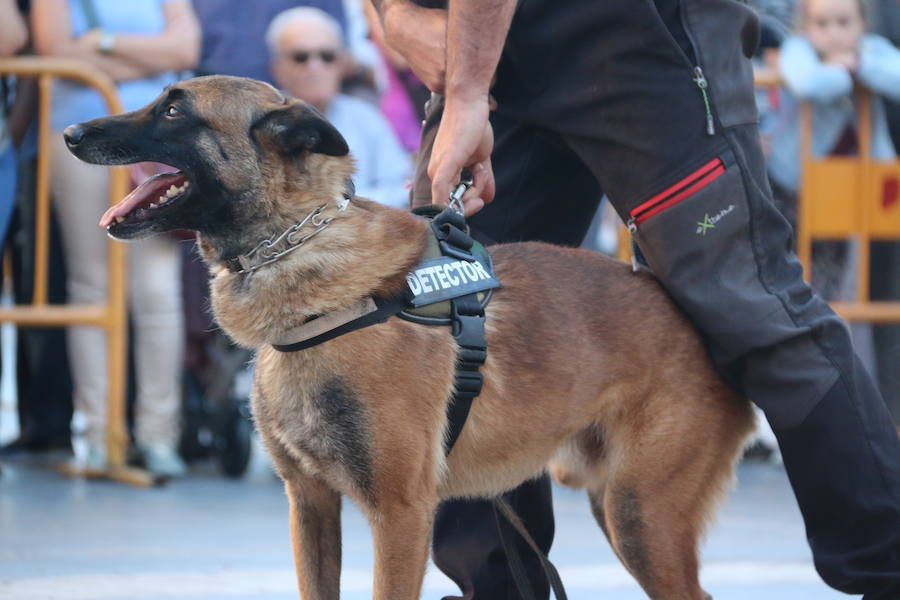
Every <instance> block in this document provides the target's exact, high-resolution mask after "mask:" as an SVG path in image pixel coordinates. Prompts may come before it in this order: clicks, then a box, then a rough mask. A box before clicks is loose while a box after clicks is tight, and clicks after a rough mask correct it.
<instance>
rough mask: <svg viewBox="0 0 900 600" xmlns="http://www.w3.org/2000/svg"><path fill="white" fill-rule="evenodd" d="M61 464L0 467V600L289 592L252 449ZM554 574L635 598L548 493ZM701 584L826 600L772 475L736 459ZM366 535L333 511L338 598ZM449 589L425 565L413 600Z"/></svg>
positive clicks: (580, 512) (597, 541)
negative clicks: (240, 462) (217, 460)
mask: <svg viewBox="0 0 900 600" xmlns="http://www.w3.org/2000/svg"><path fill="white" fill-rule="evenodd" d="M59 459H60V457H46V456H45V457H33V456H32V457H28V456H20V457H13V458H6V459H4V473H3V476H2V478H0V598H3V599H7V598H8V599H11V600H12V599H15V600H49V599H65V600H119V599H122V600H124V599H129V600H131V599H139V600H142V599H147V600H156V599H163V598H164V599H181V600H213V599H225V598H227V599H230V600H241V599H247V600H249V599H251V598H252V599H254V600H287V599H295V598H296V597H297V595H296V592H295V591H294V585H295V584H294V576H293V570H292V561H291V556H290V541H289V538H288V533H287V528H286V521H287V503H286V500H285V498H284V495H283V493H282V491H281V487H280V484H279V483H278V482H277V481H276V480H275V478H274V476H273V475H272V474H271V471H270V470H269V467H268V463H267V461H266V460H265V458H264V457H263V456H262V455H261V453H257V454H256V457H255V458H254V461H253V464H252V465H251V469H250V472H249V473H248V475H247V476H246V477H245V478H244V479H243V480H239V481H229V480H225V479H223V478H221V477H219V476H218V474H216V472H215V470H214V469H213V468H212V466H211V465H199V466H197V467H195V469H194V471H193V473H192V475H191V476H190V477H189V478H187V479H184V480H182V481H176V482H173V483H171V484H169V485H168V486H165V487H162V488H157V489H135V488H130V487H127V486H124V485H120V484H114V483H107V482H86V481H73V480H66V479H63V478H61V477H60V476H58V475H57V474H56V473H55V472H54V471H53V468H52V466H53V462H54V460H59ZM555 503H556V515H557V524H558V525H557V537H556V539H557V543H556V545H555V546H554V550H553V553H552V555H551V558H552V559H553V560H554V561H555V562H556V564H557V566H559V568H560V571H561V573H562V576H563V579H564V580H565V582H566V585H567V588H568V591H569V597H570V598H571V599H572V600H603V599H605V598H609V599H615V600H637V599H640V598H645V596H644V595H643V594H642V592H641V591H640V589H638V588H637V586H636V584H635V583H634V582H633V580H632V579H631V578H630V577H629V576H628V575H627V574H626V573H625V571H624V570H623V569H622V568H621V567H620V566H619V565H618V563H617V561H616V559H615V557H614V556H613V554H612V552H611V551H610V550H609V548H608V546H607V545H606V542H605V540H604V539H603V536H602V535H601V533H600V531H599V529H598V528H597V527H596V525H595V524H594V522H593V519H592V517H591V516H590V513H589V510H588V508H587V503H586V500H585V498H584V496H583V494H581V493H578V492H573V491H569V490H565V489H561V488H559V489H557V490H555ZM704 565H705V567H704V570H703V573H702V580H703V582H704V585H705V587H706V588H707V589H708V590H709V591H710V592H711V593H712V594H713V595H714V596H715V598H716V600H751V599H752V600H759V599H766V600H829V599H833V600H837V599H839V598H846V596H843V595H840V594H837V593H836V592H833V591H831V590H829V589H828V588H826V587H825V586H824V584H822V583H820V582H819V581H818V579H817V577H816V574H815V572H814V570H813V568H812V566H811V562H810V554H809V550H808V549H807V547H806V544H805V539H804V534H803V525H802V522H801V520H800V515H799V513H798V511H797V509H796V508H795V506H794V503H793V499H792V496H791V493H790V489H789V487H788V483H787V480H786V478H785V475H784V472H783V470H782V469H781V468H780V467H777V466H773V465H769V464H762V463H751V462H748V463H745V464H743V465H742V466H741V468H740V473H739V483H738V485H737V488H736V489H735V491H734V492H733V493H732V494H731V496H730V498H729V501H728V503H727V505H726V506H725V508H724V510H723V512H722V513H721V515H720V517H719V519H718V522H717V523H716V525H715V526H714V527H713V529H712V530H711V532H710V535H709V539H708V540H707V542H706V544H705V546H704ZM371 568H372V554H371V545H370V538H369V533H368V526H367V524H366V523H365V521H364V519H363V517H362V516H361V515H360V513H359V512H358V511H357V510H356V509H355V508H354V507H353V506H352V505H349V503H345V507H344V575H343V590H344V593H343V594H342V598H345V599H348V600H362V599H364V598H370V597H371V583H370V582H371V575H372V573H371ZM454 592H455V590H454V586H453V585H452V583H450V582H449V580H447V579H446V578H444V577H443V576H442V575H441V574H440V573H439V572H438V571H437V570H436V569H435V568H434V567H433V566H432V567H430V568H429V572H428V577H427V580H426V589H425V593H424V594H423V598H425V599H426V600H438V599H439V598H441V597H442V595H444V594H451V593H454Z"/></svg>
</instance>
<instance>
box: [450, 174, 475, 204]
mask: <svg viewBox="0 0 900 600" xmlns="http://www.w3.org/2000/svg"><path fill="white" fill-rule="evenodd" d="M474 183H475V179H474V178H473V177H472V172H471V171H469V170H468V169H463V171H462V173H460V176H459V183H458V184H457V186H456V189H455V190H453V191H452V192H450V208H452V209H453V210H455V211H456V212H458V213H459V214H461V215H462V214H465V207H464V206H463V201H462V197H463V195H465V193H466V190H468V189H469V188H470V187H472V185H473V184H474Z"/></svg>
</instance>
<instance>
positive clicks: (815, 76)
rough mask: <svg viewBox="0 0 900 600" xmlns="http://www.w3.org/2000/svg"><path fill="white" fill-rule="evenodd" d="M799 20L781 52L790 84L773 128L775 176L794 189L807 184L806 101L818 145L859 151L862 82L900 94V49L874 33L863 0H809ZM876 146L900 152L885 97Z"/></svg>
mask: <svg viewBox="0 0 900 600" xmlns="http://www.w3.org/2000/svg"><path fill="white" fill-rule="evenodd" d="M798 20H799V28H798V29H799V31H798V33H796V34H795V35H793V36H791V37H789V38H788V39H787V40H785V42H784V44H783V45H782V47H781V52H780V55H779V65H778V66H779V70H780V73H781V77H782V79H783V80H784V82H785V86H786V90H784V93H783V94H782V107H781V111H780V114H779V118H778V119H777V120H776V121H775V123H774V125H773V126H772V127H771V128H770V130H769V131H767V132H765V134H766V135H767V137H768V138H769V141H770V143H771V155H770V157H769V159H770V160H769V174H770V176H771V178H772V180H773V183H774V184H775V185H776V187H778V188H781V189H782V190H783V191H786V192H788V193H790V194H796V193H797V190H798V187H799V184H800V103H801V102H803V101H806V100H809V101H811V102H813V124H812V128H813V140H812V151H813V154H815V155H816V156H825V155H833V154H853V153H855V151H856V134H857V130H856V114H857V111H856V107H855V106H854V102H853V86H854V82H858V83H859V84H860V85H863V86H865V87H867V88H869V89H870V90H872V91H873V92H874V93H875V94H876V95H881V96H886V97H888V98H891V99H893V100H900V51H898V50H897V49H896V48H895V47H894V46H893V45H892V44H891V43H890V42H889V41H888V40H886V39H885V38H883V37H881V36H879V35H875V34H872V33H866V31H865V20H864V8H863V2H862V0H805V1H804V2H802V3H801V5H800V9H799V13H798ZM871 152H872V157H873V158H874V159H876V160H887V161H889V160H893V159H895V158H896V154H895V151H894V146H893V144H892V143H891V139H890V135H889V133H888V128H887V121H886V119H885V113H884V104H883V102H882V101H881V100H880V99H878V98H875V99H874V102H873V106H872V148H871ZM794 204H796V201H795V202H794Z"/></svg>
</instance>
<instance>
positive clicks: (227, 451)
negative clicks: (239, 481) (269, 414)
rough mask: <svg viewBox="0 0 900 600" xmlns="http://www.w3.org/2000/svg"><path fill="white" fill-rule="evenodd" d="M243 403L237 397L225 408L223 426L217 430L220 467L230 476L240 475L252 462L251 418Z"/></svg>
mask: <svg viewBox="0 0 900 600" xmlns="http://www.w3.org/2000/svg"><path fill="white" fill-rule="evenodd" d="M243 404H244V403H242V402H241V401H240V400H237V399H235V400H234V401H233V402H231V405H230V406H229V407H227V408H226V409H225V414H224V415H223V417H224V418H223V419H222V420H221V421H220V423H221V428H220V429H219V431H218V432H217V438H218V439H217V440H216V441H217V443H216V448H217V450H218V452H217V455H218V459H219V468H220V469H221V470H222V473H224V474H225V475H226V476H228V477H235V478H237V477H240V476H242V475H243V474H244V472H245V471H246V470H247V465H248V464H249V463H250V438H251V432H252V426H251V424H250V419H249V418H248V417H247V416H246V415H245V414H244V411H242V410H241V406H242V405H243Z"/></svg>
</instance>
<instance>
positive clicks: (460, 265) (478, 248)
mask: <svg viewBox="0 0 900 600" xmlns="http://www.w3.org/2000/svg"><path fill="white" fill-rule="evenodd" d="M442 209H443V207H439V206H427V207H423V208H420V209H416V210H415V211H413V212H414V213H415V214H418V215H421V216H425V217H428V218H430V219H431V222H430V226H431V233H432V235H431V236H429V238H428V241H427V245H426V250H425V257H424V259H423V260H422V262H421V263H419V265H418V266H417V267H416V268H414V269H413V270H412V271H411V272H410V273H409V274H408V275H407V277H406V281H407V290H406V292H405V293H404V294H402V295H400V296H396V297H394V298H378V297H370V298H365V299H364V300H362V301H360V302H359V303H358V304H357V305H355V306H353V307H351V308H349V309H346V310H343V311H339V312H337V313H332V314H328V315H319V316H315V317H312V318H310V319H308V320H307V322H306V323H304V324H303V325H302V326H300V327H298V328H296V329H294V330H291V331H289V332H287V333H286V335H285V338H286V339H290V338H294V339H296V338H297V337H300V341H295V342H285V343H275V344H272V347H273V348H275V349H276V350H278V351H279V352H297V351H300V350H305V349H307V348H312V347H313V346H317V345H319V344H321V343H322V342H326V341H328V340H331V339H334V338H336V337H338V336H340V335H343V334H345V333H349V332H351V331H356V330H357V329H362V328H363V327H368V326H370V325H375V324H376V323H383V322H385V321H387V320H388V319H389V318H390V317H392V316H395V315H396V316H397V317H400V318H401V319H405V320H407V321H412V322H414V323H420V324H423V325H448V326H450V327H451V328H452V329H451V331H452V334H453V337H454V339H455V340H456V342H457V344H458V345H459V350H458V352H457V362H456V377H455V381H454V384H453V389H454V391H453V397H452V399H451V401H450V403H449V405H448V406H447V421H448V432H447V437H446V438H445V441H444V453H445V454H447V455H449V454H450V451H451V450H452V449H453V446H454V444H455V443H456V440H457V439H459V435H460V433H462V429H463V426H464V425H465V422H466V418H467V417H468V415H469V410H470V409H471V407H472V400H474V399H475V398H476V397H477V396H478V394H479V393H481V388H482V385H483V382H484V380H483V378H482V375H481V373H480V372H479V369H480V367H481V365H483V364H484V361H485V359H486V358H487V339H486V337H485V332H484V310H485V307H486V306H487V304H488V302H489V301H490V298H491V293H492V290H493V289H494V288H496V287H498V286H499V285H500V282H499V281H497V279H496V278H495V277H494V274H493V263H492V261H491V256H490V254H489V253H488V252H487V250H486V249H485V248H484V246H482V245H481V244H480V243H478V242H476V241H475V240H473V239H472V238H471V237H470V236H469V234H468V233H467V231H468V227H467V226H466V221H465V218H464V217H463V216H462V215H461V214H459V213H458V212H457V211H455V210H453V209H451V208H447V209H443V210H442Z"/></svg>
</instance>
